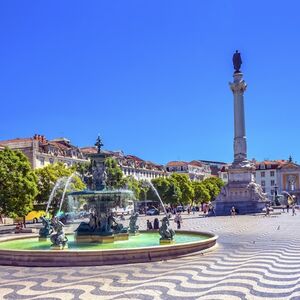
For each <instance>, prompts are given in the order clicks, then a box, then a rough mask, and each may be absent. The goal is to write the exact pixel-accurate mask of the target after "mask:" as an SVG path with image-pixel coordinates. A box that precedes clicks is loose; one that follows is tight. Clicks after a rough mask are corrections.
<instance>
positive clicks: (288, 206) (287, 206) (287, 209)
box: [286, 204, 290, 213]
mask: <svg viewBox="0 0 300 300" xmlns="http://www.w3.org/2000/svg"><path fill="white" fill-rule="evenodd" d="M289 211H290V205H289V204H287V205H286V212H287V213H289Z"/></svg>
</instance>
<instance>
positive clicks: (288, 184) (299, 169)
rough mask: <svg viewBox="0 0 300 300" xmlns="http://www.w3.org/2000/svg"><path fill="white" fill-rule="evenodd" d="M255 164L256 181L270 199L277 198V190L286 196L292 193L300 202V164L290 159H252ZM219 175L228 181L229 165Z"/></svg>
mask: <svg viewBox="0 0 300 300" xmlns="http://www.w3.org/2000/svg"><path fill="white" fill-rule="evenodd" d="M252 162H253V163H254V164H255V182H256V183H258V184H260V185H261V187H262V190H263V192H264V193H266V194H267V196H268V199H269V200H271V201H274V200H275V191H276V190H277V193H278V194H279V195H282V198H284V196H286V195H288V194H290V195H292V196H293V197H294V199H295V200H296V202H298V203H299V202H300V165H298V164H296V163H295V162H293V161H292V160H291V159H289V160H264V161H261V162H258V161H254V160H253V161H252ZM219 177H220V178H221V179H222V180H223V181H225V182H226V178H228V166H226V167H223V168H222V170H221V171H220V172H219Z"/></svg>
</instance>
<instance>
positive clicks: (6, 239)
mask: <svg viewBox="0 0 300 300" xmlns="http://www.w3.org/2000/svg"><path fill="white" fill-rule="evenodd" d="M139 232H140V233H153V232H156V231H148V230H140V231H139ZM176 232H177V233H180V234H194V235H204V236H207V237H208V238H207V239H205V240H199V241H193V242H185V243H179V244H176V243H171V244H169V245H157V246H148V247H138V248H119V249H100V250H99V249H97V250H93V249H90V250H51V249H49V250H31V249H28V250H26V249H19V250H18V249H1V248H0V253H2V252H17V253H22V252H24V253H28V252H31V253H36V254H38V253H53V254H55V253H85V252H86V253H90V252H93V253H94V252H124V251H135V250H138V251H140V250H151V249H158V248H163V249H166V248H174V247H176V248H178V247H180V246H186V245H197V244H201V243H204V242H213V241H216V240H217V239H218V238H219V236H218V235H217V234H214V233H211V232H204V231H194V230H176ZM72 234H73V233H67V234H66V235H72ZM175 236H176V235H175ZM35 237H37V238H38V237H39V235H38V234H36V233H35V234H31V235H26V236H25V235H23V236H17V237H15V236H10V237H7V236H6V237H3V238H0V245H1V243H3V242H9V241H14V240H22V239H23V240H26V239H30V238H35ZM0 265H1V263H0Z"/></svg>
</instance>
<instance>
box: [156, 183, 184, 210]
mask: <svg viewBox="0 0 300 300" xmlns="http://www.w3.org/2000/svg"><path fill="white" fill-rule="evenodd" d="M152 183H153V185H154V187H155V188H156V190H157V192H158V194H159V196H160V198H161V199H162V201H163V202H164V203H165V204H178V203H180V200H181V197H182V193H181V190H180V188H179V185H178V182H177V181H176V180H175V179H173V178H163V177H159V178H155V179H152ZM153 195H154V194H153V192H152V191H151V196H153Z"/></svg>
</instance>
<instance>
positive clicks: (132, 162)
mask: <svg viewBox="0 0 300 300" xmlns="http://www.w3.org/2000/svg"><path fill="white" fill-rule="evenodd" d="M81 151H82V153H84V154H85V155H86V156H87V157H88V156H89V154H94V153H97V148H96V147H84V148H81ZM102 151H103V152H105V153H106V154H108V155H109V156H111V157H114V158H115V159H116V160H117V162H118V164H119V166H120V167H121V169H122V171H123V174H124V175H125V176H131V177H133V178H135V179H137V180H148V181H150V180H152V179H154V178H159V177H167V176H168V174H167V172H166V170H165V168H164V166H162V165H158V164H156V163H153V162H151V161H146V160H143V159H141V158H139V157H137V156H134V155H125V154H124V153H123V152H122V151H107V150H102Z"/></svg>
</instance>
